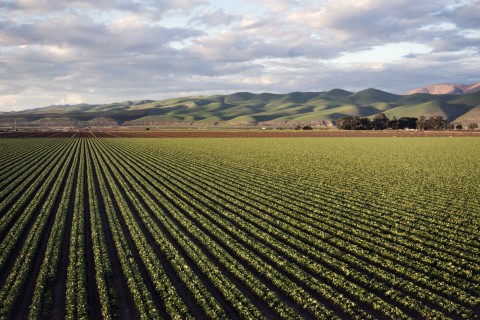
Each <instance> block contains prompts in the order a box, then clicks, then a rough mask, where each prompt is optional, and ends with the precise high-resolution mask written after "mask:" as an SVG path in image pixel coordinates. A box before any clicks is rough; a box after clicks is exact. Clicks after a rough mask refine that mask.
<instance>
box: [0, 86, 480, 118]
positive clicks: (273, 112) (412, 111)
mask: <svg viewBox="0 0 480 320" xmlns="http://www.w3.org/2000/svg"><path fill="white" fill-rule="evenodd" d="M479 107H480V92H476V93H471V94H463V95H432V94H425V93H417V94H412V95H396V94H392V93H388V92H385V91H381V90H378V89H373V88H370V89H366V90H363V91H360V92H356V93H352V92H349V91H345V90H342V89H333V90H330V91H324V92H291V93H287V94H272V93H260V94H256V93H250V92H237V93H233V94H228V95H212V96H187V97H178V98H170V99H165V100H140V101H124V102H116V103H109V104H95V105H89V104H79V105H59V106H49V107H45V108H36V109H30V110H24V111H20V112H3V113H0V125H1V126H12V125H13V123H14V122H15V121H17V120H18V121H21V122H22V123H24V124H25V126H28V125H31V126H35V125H44V126H46V125H58V126H63V125H66V124H68V125H77V126H85V125H162V124H169V125H178V124H182V125H185V124H192V123H193V124H194V123H199V124H202V125H203V124H220V123H224V124H229V125H244V124H250V125H251V124H264V123H267V124H268V123H271V124H275V123H290V124H291V123H295V122H297V123H302V122H304V123H306V122H308V123H315V122H318V123H325V122H334V121H335V120H337V119H339V118H341V117H345V116H360V117H373V116H375V115H376V114H379V113H385V114H386V115H387V117H389V118H392V117H397V118H399V117H419V116H427V117H430V116H443V117H444V118H445V119H447V121H450V122H453V121H455V122H457V123H462V121H463V122H465V121H468V122H477V123H479V124H480V112H479ZM20 119H21V120H20Z"/></svg>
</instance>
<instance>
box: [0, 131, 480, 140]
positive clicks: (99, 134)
mask: <svg viewBox="0 0 480 320" xmlns="http://www.w3.org/2000/svg"><path fill="white" fill-rule="evenodd" d="M89 137H90V138H95V137H96V138H310V137H311V138H329V137H333V138H337V137H348V138H353V137H480V130H473V131H471V130H451V131H450V130H443V131H404V130H384V131H350V130H313V131H303V130H301V131H294V130H152V131H146V130H80V131H79V130H76V131H75V130H72V131H61V132H58V131H31V132H28V131H21V132H4V133H0V138H89Z"/></svg>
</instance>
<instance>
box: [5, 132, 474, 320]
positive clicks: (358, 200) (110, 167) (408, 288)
mask: <svg viewBox="0 0 480 320" xmlns="http://www.w3.org/2000/svg"><path fill="white" fill-rule="evenodd" d="M479 317H480V139H478V138H460V137H456V138H448V137H445V138H440V137H433V138H398V137H386V138H251V139H243V138H220V139H213V138H211V139H205V138H197V139H133V138H124V139H116V138H111V139H107V138H43V139H40V138H38V139H0V319H27V318H29V319H57V318H68V319H86V318H91V319H99V318H104V319H116V318H122V319H136V318H142V319H157V318H161V319H191V318H196V319H207V318H208V319H227V318H228V319H282V318H283V319H355V318H356V319H478V318H479Z"/></svg>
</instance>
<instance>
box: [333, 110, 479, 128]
mask: <svg viewBox="0 0 480 320" xmlns="http://www.w3.org/2000/svg"><path fill="white" fill-rule="evenodd" d="M337 128H338V129H342V130H385V129H392V130H404V129H418V130H446V129H449V130H452V129H463V126H462V125H461V124H458V125H456V126H455V125H454V124H452V123H447V120H445V119H444V118H443V117H442V116H433V117H430V118H429V119H427V117H425V116H420V117H419V118H414V117H401V118H398V119H397V118H396V117H393V118H392V119H389V118H388V117H387V116H386V115H385V114H384V113H380V114H377V115H375V117H374V118H373V119H369V118H366V117H359V116H352V117H343V118H340V119H338V120H337ZM467 128H468V129H470V130H473V129H476V128H478V125H477V124H476V123H470V124H469V125H468V126H467Z"/></svg>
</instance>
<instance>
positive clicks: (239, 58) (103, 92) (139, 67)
mask: <svg viewBox="0 0 480 320" xmlns="http://www.w3.org/2000/svg"><path fill="white" fill-rule="evenodd" d="M222 3H225V2H224V1H202V0H182V1H178V0H177V1H171V0H138V1H134V2H132V1H126V0H118V1H106V0H96V1H80V0H78V1H68V2H66V1H60V0H16V1H3V2H2V3H0V74H1V77H2V78H1V81H0V111H10V110H21V109H24V108H30V107H39V106H45V105H50V104H62V103H80V102H86V103H103V102H113V101H121V100H127V99H146V98H148V99H160V98H165V97H171V96H179V95H191V94H211V93H227V92H234V91H255V92H290V91H323V90H329V89H332V88H335V87H340V88H344V89H347V90H352V91H355V90H361V89H364V88H366V87H377V88H379V89H383V90H386V91H390V92H398V93H400V92H403V91H406V90H408V89H412V88H415V87H418V86H423V85H426V84H430V83H439V82H454V83H473V82H477V81H480V55H479V53H480V52H479V51H480V20H479V19H478V17H477V16H476V14H475V13H476V12H480V1H478V0H472V1H460V0H450V1H442V0H425V1H421V2H419V1H411V0H391V1H388V2H385V1H382V0H346V1H334V0H327V1H313V0H312V1H300V0H257V1H254V0H243V1H234V3H235V4H232V2H230V4H228V5H226V4H222ZM393 48H395V49H393ZM419 48H421V49H419Z"/></svg>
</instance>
